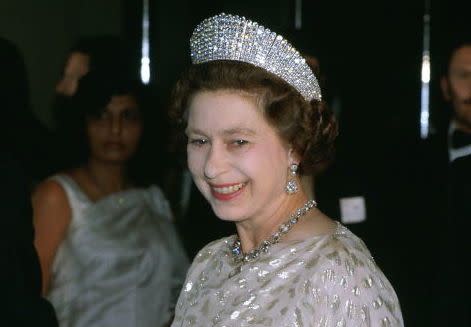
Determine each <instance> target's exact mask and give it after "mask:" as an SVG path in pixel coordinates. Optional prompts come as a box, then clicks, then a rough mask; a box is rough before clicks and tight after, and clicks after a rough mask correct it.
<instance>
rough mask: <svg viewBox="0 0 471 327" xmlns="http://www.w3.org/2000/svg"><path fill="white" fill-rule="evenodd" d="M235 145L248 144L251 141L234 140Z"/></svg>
mask: <svg viewBox="0 0 471 327" xmlns="http://www.w3.org/2000/svg"><path fill="white" fill-rule="evenodd" d="M232 143H233V144H234V145H237V146H243V145H246V144H248V143H249V142H248V141H246V140H235V141H233V142H232Z"/></svg>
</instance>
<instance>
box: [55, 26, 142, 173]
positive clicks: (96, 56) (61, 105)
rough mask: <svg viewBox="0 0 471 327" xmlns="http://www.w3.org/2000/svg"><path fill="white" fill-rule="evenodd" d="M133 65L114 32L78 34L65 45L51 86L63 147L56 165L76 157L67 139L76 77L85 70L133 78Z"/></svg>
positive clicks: (69, 162)
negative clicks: (67, 49) (65, 50)
mask: <svg viewBox="0 0 471 327" xmlns="http://www.w3.org/2000/svg"><path fill="white" fill-rule="evenodd" d="M133 68H134V65H133V58H132V55H131V52H130V47H129V46H128V44H127V43H126V42H125V41H124V40H123V39H121V38H120V37H118V36H114V35H99V36H88V37H81V38H79V39H78V40H77V42H76V43H75V44H74V45H73V46H72V47H71V48H70V49H69V51H68V52H67V56H66V58H65V61H64V65H63V68H62V72H61V75H60V77H59V79H58V81H57V84H56V86H55V90H54V99H53V105H52V112H53V118H54V122H55V124H54V125H55V134H56V141H57V142H58V147H59V148H60V149H61V150H62V151H63V152H62V156H60V157H58V158H57V162H56V167H58V169H63V168H64V167H66V166H68V165H70V164H71V163H73V162H74V161H75V160H76V158H75V152H74V150H72V151H68V148H69V147H68V146H67V142H68V140H69V139H70V138H73V137H74V136H76V135H73V134H71V133H70V132H71V130H70V129H69V126H70V125H73V124H74V122H75V121H76V117H75V116H74V112H71V111H70V107H71V106H70V104H69V102H70V101H71V97H72V96H73V95H74V94H75V93H76V91H77V88H78V85H79V83H80V80H81V79H82V78H83V77H84V76H85V75H87V74H88V73H89V72H98V73H99V74H101V75H103V76H107V75H108V76H115V78H120V79H135V78H137V73H135V72H134V71H133ZM136 72H137V68H136Z"/></svg>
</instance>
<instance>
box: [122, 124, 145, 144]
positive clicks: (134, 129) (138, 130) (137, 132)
mask: <svg viewBox="0 0 471 327" xmlns="http://www.w3.org/2000/svg"><path fill="white" fill-rule="evenodd" d="M123 134H124V135H125V140H126V141H127V143H129V144H131V145H137V143H139V141H140V139H141V136H142V126H141V125H140V124H136V125H131V126H128V127H127V128H126V133H123Z"/></svg>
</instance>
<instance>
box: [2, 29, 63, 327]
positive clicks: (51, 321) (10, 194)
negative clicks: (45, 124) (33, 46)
mask: <svg viewBox="0 0 471 327" xmlns="http://www.w3.org/2000/svg"><path fill="white" fill-rule="evenodd" d="M0 65H1V69H0V71H1V72H2V73H1V74H0V98H1V99H2V105H1V108H2V112H3V122H4V124H3V126H2V128H0V178H1V181H2V187H1V189H0V199H1V201H0V210H1V212H2V218H1V219H0V220H1V224H0V228H1V230H2V231H4V235H3V236H2V238H1V241H0V250H1V253H2V254H3V264H2V269H1V273H0V276H1V278H0V280H1V283H2V287H3V290H4V291H3V295H2V298H3V301H2V303H1V305H0V308H1V309H0V311H1V312H2V314H1V315H0V325H2V326H20V327H22V326H25V327H26V326H44V327H46V326H50V327H53V326H57V320H56V318H55V313H54V309H53V307H52V305H51V304H50V303H49V302H47V301H46V300H45V299H43V298H42V297H41V270H40V266H39V261H38V255H37V253H36V250H35V248H34V244H33V240H34V230H33V223H32V218H33V212H32V209H31V201H30V188H31V184H32V182H33V179H34V178H38V177H40V176H41V174H42V173H43V171H42V169H41V168H42V167H39V166H36V165H35V164H37V165H39V164H40V162H41V160H40V159H41V158H35V153H36V152H35V151H34V143H33V142H34V141H36V139H35V137H38V139H37V140H39V138H40V137H39V135H37V134H35V133H36V132H37V131H38V130H40V131H42V128H41V127H40V125H39V123H38V122H37V121H36V120H35V119H34V117H33V116H32V113H31V112H30V111H29V92H28V87H27V84H28V83H27V79H26V71H25V67H24V63H23V58H22V56H21V54H20V53H19V51H18V49H17V48H16V46H15V45H14V44H12V43H11V42H10V41H7V40H5V39H2V38H0ZM34 127H36V128H34ZM28 128H30V129H28ZM29 133H31V134H29ZM38 149H39V148H38ZM28 151H31V152H28ZM33 159H34V161H33ZM36 159H39V160H36ZM25 169H26V171H25Z"/></svg>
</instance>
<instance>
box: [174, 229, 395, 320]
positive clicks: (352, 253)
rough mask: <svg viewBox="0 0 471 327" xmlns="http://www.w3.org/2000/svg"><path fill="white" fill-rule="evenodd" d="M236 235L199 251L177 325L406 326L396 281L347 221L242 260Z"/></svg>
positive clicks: (185, 287)
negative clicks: (236, 248) (391, 280)
mask: <svg viewBox="0 0 471 327" xmlns="http://www.w3.org/2000/svg"><path fill="white" fill-rule="evenodd" d="M234 239H235V236H231V237H227V238H223V239H221V240H218V241H214V242H212V243H210V244H208V245H207V246H206V247H205V248H203V249H202V250H201V251H200V252H199V254H198V255H197V256H196V258H195V260H194V262H193V264H192V266H191V268H190V271H189V273H188V276H187V280H186V282H185V285H184V288H183V290H182V293H181V294H180V298H179V300H178V303H177V308H176V316H175V320H174V322H173V324H172V327H180V326H201V327H203V326H204V327H210V326H214V327H216V326H217V327H223V326H224V327H243V326H283V327H284V326H290V327H292V326H305V327H314V326H316V327H317V326H323V327H331V326H332V327H334V326H335V327H341V326H344V327H347V326H348V327H350V326H355V327H359V326H381V327H383V326H403V325H404V323H403V319H402V314H401V309H400V305H399V301H398V298H397V296H396V293H395V291H394V289H393V287H392V286H391V284H390V283H389V281H388V280H387V279H386V277H385V276H384V274H383V273H382V272H381V270H380V269H379V268H378V266H377V265H376V264H375V262H374V260H373V258H372V257H371V254H370V252H369V251H368V249H367V248H366V246H365V244H364V243H363V241H361V239H359V238H358V237H357V236H355V235H354V234H353V233H352V232H350V231H349V230H348V229H347V228H346V227H344V226H343V225H341V224H338V225H337V228H336V230H335V232H333V233H332V234H329V235H322V236H316V237H313V238H310V239H307V240H303V241H295V242H286V243H278V244H276V245H274V246H273V247H271V248H270V251H269V253H265V254H262V255H261V256H260V257H258V258H257V259H256V260H255V261H252V262H248V263H245V264H242V265H241V264H238V263H235V262H234V260H233V257H232V253H231V251H230V245H231V244H232V243H233V242H234Z"/></svg>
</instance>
